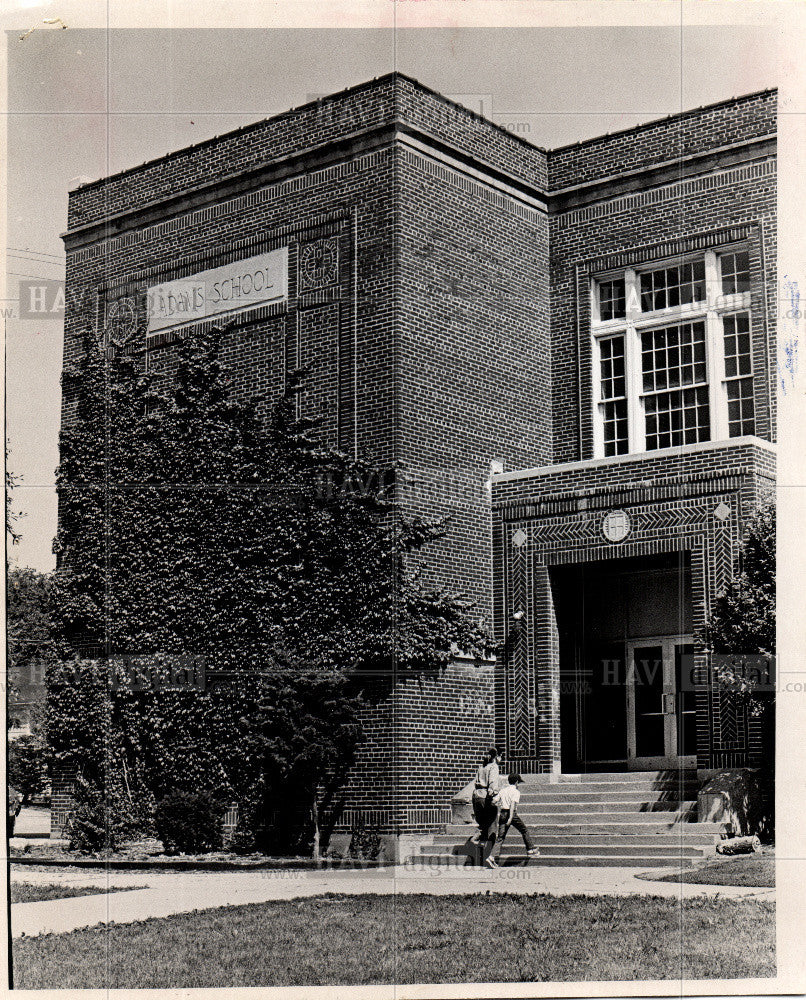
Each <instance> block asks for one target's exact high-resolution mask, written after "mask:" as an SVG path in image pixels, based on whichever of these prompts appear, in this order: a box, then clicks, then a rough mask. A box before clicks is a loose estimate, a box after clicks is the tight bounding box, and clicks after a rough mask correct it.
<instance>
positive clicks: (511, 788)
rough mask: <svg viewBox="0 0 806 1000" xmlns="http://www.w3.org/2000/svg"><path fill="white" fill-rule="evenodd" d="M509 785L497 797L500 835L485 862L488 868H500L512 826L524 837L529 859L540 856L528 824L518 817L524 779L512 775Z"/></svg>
mask: <svg viewBox="0 0 806 1000" xmlns="http://www.w3.org/2000/svg"><path fill="white" fill-rule="evenodd" d="M507 781H508V784H506V785H504V787H503V788H502V789H501V791H500V792H499V793H498V795H496V796H495V799H494V800H493V801H494V804H495V805H496V806H497V807H498V833H497V835H496V836H495V844H494V846H493V850H492V853H491V854H490V856H489V857H488V858H487V860H486V861H485V862H484V864H485V865H486V866H487V867H488V868H498V867H499V866H498V858H499V857H500V856H501V846H502V845H503V843H504V838H505V837H506V835H507V830H509V828H510V827H511V826H514V827H515V829H516V830H517V831H518V832H519V833H520V835H521V836H522V837H523V844H524V847H525V848H526V854H527V856H528V857H530V858H533V857H535V856H536V855H538V854H540V850H539V849H538V848H537V847H535V846H534V844H533V843H532V838H531V837H530V836H529V830H528V829H527V826H526V824H525V823H524V822H523V820H522V819H521V818H520V816H519V815H518V808H517V807H518V803H519V802H520V799H521V793H520V789H519V788H518V785H519V784H521V782H522V781H523V778H522V777H521V776H520V775H519V774H514V773H513V774H510V775H509V776H508V778H507Z"/></svg>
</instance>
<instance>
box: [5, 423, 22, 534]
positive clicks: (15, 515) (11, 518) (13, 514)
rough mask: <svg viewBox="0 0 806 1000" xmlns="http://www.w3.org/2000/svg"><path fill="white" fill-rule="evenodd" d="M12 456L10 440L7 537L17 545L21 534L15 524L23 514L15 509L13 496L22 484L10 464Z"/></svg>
mask: <svg viewBox="0 0 806 1000" xmlns="http://www.w3.org/2000/svg"><path fill="white" fill-rule="evenodd" d="M10 457H11V449H10V448H9V446H8V442H6V537H7V538H8V539H9V540H10V541H11V544H12V545H17V544H18V543H19V540H20V537H21V536H20V533H19V531H17V528H16V527H15V525H16V522H17V521H19V519H20V518H21V517H22V516H23V514H22V511H20V510H14V506H13V500H12V496H13V493H14V490H15V489H16V488H17V486H19V484H20V477H19V476H15V475H14V473H13V472H12V471H11V468H10V466H9V458H10Z"/></svg>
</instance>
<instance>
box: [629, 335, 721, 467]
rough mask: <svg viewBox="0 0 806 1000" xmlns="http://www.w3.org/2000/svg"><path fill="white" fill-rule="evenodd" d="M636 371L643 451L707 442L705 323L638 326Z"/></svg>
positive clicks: (708, 424)
mask: <svg viewBox="0 0 806 1000" xmlns="http://www.w3.org/2000/svg"><path fill="white" fill-rule="evenodd" d="M641 372H642V378H643V392H642V401H643V409H644V416H645V419H646V449H647V451H653V450H655V449H656V448H671V447H673V446H675V445H681V444H694V443H695V442H697V441H707V440H708V438H709V436H710V422H709V413H708V376H707V371H706V363H705V324H704V323H702V322H698V323H683V324H679V325H676V326H665V327H659V328H657V329H652V330H642V331H641Z"/></svg>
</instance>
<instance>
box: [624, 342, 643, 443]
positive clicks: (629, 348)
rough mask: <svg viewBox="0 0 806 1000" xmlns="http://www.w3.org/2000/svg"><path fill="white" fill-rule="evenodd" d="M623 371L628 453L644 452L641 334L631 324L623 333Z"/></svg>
mask: <svg viewBox="0 0 806 1000" xmlns="http://www.w3.org/2000/svg"><path fill="white" fill-rule="evenodd" d="M624 371H625V383H626V389H627V441H628V446H629V451H630V453H633V454H634V453H635V452H641V451H646V428H645V421H644V407H643V403H642V400H641V390H642V388H643V386H642V383H641V334H640V333H639V332H638V331H637V330H636V328H635V325H634V324H633V323H628V324H627V329H626V330H625V331H624Z"/></svg>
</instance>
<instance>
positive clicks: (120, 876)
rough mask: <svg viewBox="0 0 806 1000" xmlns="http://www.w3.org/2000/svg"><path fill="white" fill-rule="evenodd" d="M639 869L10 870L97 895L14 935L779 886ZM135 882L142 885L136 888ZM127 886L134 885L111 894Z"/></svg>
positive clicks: (759, 893) (737, 892)
mask: <svg viewBox="0 0 806 1000" xmlns="http://www.w3.org/2000/svg"><path fill="white" fill-rule="evenodd" d="M645 871H646V869H641V868H540V867H534V868H508V869H506V868H505V869H501V870H499V871H488V870H487V869H480V868H460V869H457V868H450V869H449V868H433V869H411V868H405V867H402V866H401V867H396V868H387V869H374V870H366V871H355V870H352V871H338V870H335V871H334V870H331V871H327V870H326V871H294V870H285V871H250V872H231V871H230V872H220V873H219V872H176V873H165V872H114V871H109V872H104V871H98V872H89V871H86V870H84V871H76V870H69V869H62V870H60V871H56V870H53V869H50V870H39V871H32V870H30V869H12V872H11V878H12V881H13V882H18V883H20V882H25V883H27V884H39V885H52V884H54V883H55V884H59V885H64V886H65V887H67V886H71V887H72V886H82V887H84V886H92V887H94V888H96V889H97V890H98V894H97V895H92V896H76V897H72V898H69V899H58V900H43V901H42V902H37V903H15V904H13V905H12V907H11V929H12V936H13V937H21V936H22V935H25V936H27V937H33V936H36V935H39V934H62V933H66V932H68V931H73V930H77V929H78V928H81V927H93V926H95V925H97V924H112V923H116V924H126V923H133V922H134V921H137V920H146V919H148V918H150V917H167V916H170V915H172V914H174V913H189V912H191V911H193V910H209V909H215V908H218V907H222V906H242V905H244V904H246V903H265V902H270V901H272V900H281V899H294V898H300V897H309V896H318V895H321V894H323V893H326V892H334V893H348V894H351V895H357V894H360V893H377V894H378V895H393V894H395V893H426V894H432V895H448V894H453V893H458V894H465V893H485V892H498V893H520V894H524V893H547V894H549V895H552V896H567V895H573V894H576V893H579V894H582V895H587V896H633V895H643V896H664V897H671V898H675V899H680V898H684V899H688V898H692V897H695V896H710V897H715V896H720V897H723V898H747V897H757V898H762V899H769V900H774V898H775V890H774V889H758V888H745V887H738V886H703V885H680V884H679V883H676V882H648V881H646V880H644V879H640V878H638V877H637V876H638V875H639V874H641V873H642V872H645ZM134 886H137V887H138V888H132V887H134ZM119 887H121V888H122V887H125V888H126V889H127V890H130V891H122V892H113V893H107V892H106V891H105V890H107V889H113V888H119Z"/></svg>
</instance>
